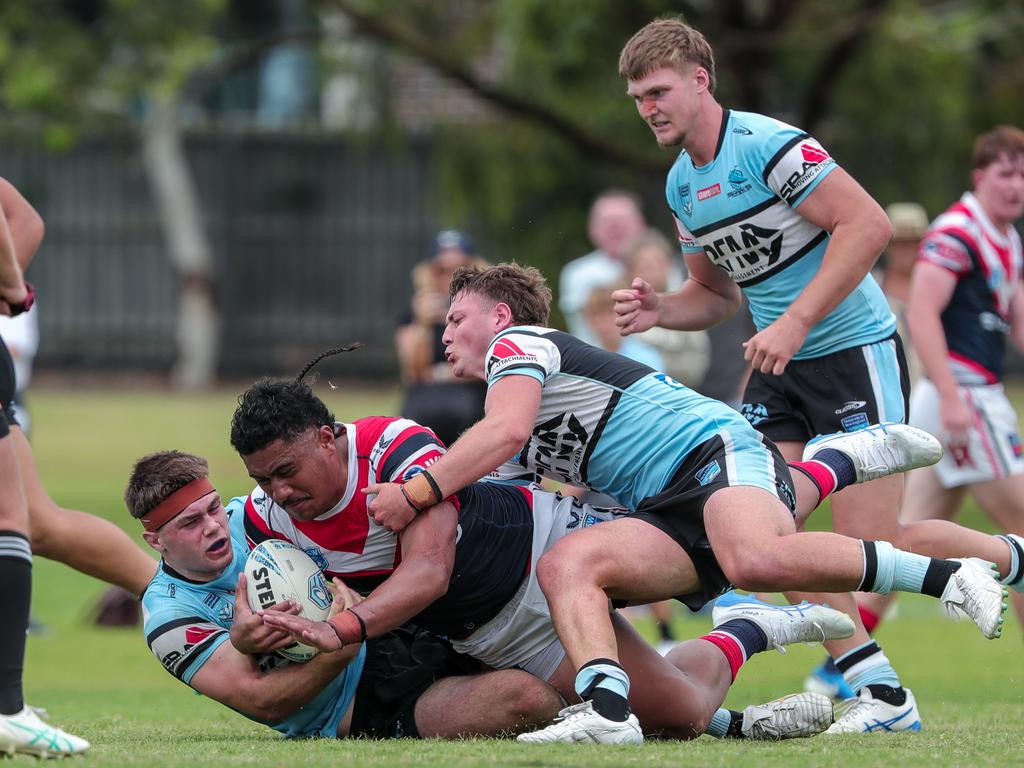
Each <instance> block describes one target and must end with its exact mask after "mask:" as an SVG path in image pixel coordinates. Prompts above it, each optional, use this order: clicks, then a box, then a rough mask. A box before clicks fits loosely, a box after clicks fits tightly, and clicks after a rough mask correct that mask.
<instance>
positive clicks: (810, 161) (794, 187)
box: [779, 144, 835, 202]
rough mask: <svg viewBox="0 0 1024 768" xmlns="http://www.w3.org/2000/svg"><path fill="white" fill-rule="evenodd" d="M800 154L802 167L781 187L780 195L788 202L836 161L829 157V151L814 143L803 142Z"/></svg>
mask: <svg viewBox="0 0 1024 768" xmlns="http://www.w3.org/2000/svg"><path fill="white" fill-rule="evenodd" d="M800 154H801V156H802V157H803V163H802V164H801V166H800V168H799V169H798V170H795V171H793V172H792V173H791V174H790V175H789V177H788V178H787V179H786V181H785V182H784V183H783V184H782V186H781V187H780V188H779V196H780V197H781V198H782V199H783V200H785V201H786V202H789V201H790V200H791V199H792V198H793V197H795V196H796V195H797V193H798V192H800V190H801V189H803V188H804V187H805V186H807V184H808V182H810V181H811V180H812V179H814V178H815V177H816V176H817V175H818V174H819V173H821V171H823V170H824V169H825V168H826V167H828V166H829V165H831V164H832V163H834V162H835V161H834V160H833V159H832V158H831V157H829V155H828V152H826V151H825V150H824V149H822V148H821V147H816V146H814V145H813V144H801V145H800Z"/></svg>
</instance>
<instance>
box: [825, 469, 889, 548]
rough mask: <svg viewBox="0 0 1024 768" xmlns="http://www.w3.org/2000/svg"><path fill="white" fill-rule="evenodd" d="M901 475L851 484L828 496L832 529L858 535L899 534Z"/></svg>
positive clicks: (880, 535) (860, 537) (866, 536)
mask: <svg viewBox="0 0 1024 768" xmlns="http://www.w3.org/2000/svg"><path fill="white" fill-rule="evenodd" d="M902 500H903V475H890V476H889V477H883V478H881V479H879V480H872V481H871V482H870V483H864V484H863V485H851V486H848V487H847V488H845V489H844V490H842V491H840V492H839V493H835V494H833V495H832V497H831V498H830V502H831V506H832V530H834V531H835V532H836V533H842V534H844V535H846V536H852V537H854V538H859V539H884V540H886V541H894V540H895V539H896V538H898V537H899V530H900V525H899V513H900V504H901V503H902Z"/></svg>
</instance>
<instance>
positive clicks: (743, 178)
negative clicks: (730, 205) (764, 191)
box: [728, 165, 754, 197]
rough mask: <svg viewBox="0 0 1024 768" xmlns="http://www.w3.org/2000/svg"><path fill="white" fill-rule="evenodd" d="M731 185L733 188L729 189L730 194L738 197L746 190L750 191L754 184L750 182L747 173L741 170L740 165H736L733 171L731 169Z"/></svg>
mask: <svg viewBox="0 0 1024 768" xmlns="http://www.w3.org/2000/svg"><path fill="white" fill-rule="evenodd" d="M729 186H731V187H732V189H731V190H730V191H729V193H728V196H729V197H737V196H739V195H742V194H743V193H744V192H749V191H750V189H751V188H752V187H753V186H754V185H753V184H751V183H750V181H749V180H748V179H747V175H746V174H745V173H744V172H743V171H742V170H740V167H739V166H738V165H736V166H733V169H732V170H731V171H729Z"/></svg>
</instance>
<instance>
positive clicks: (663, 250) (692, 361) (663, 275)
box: [615, 229, 711, 390]
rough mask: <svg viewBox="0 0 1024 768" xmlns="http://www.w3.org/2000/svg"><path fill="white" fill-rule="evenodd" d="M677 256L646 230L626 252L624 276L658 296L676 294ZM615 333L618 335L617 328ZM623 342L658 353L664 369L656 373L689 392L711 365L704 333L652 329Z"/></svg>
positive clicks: (680, 273)
mask: <svg viewBox="0 0 1024 768" xmlns="http://www.w3.org/2000/svg"><path fill="white" fill-rule="evenodd" d="M677 254H678V249H675V248H673V247H672V245H670V244H669V241H668V239H667V238H666V237H665V236H664V235H662V234H661V233H660V232H658V231H657V230H655V229H649V230H647V232H645V233H644V234H643V235H641V236H640V238H638V239H637V240H635V241H633V243H632V244H631V245H630V247H629V249H628V251H627V252H626V275H627V276H628V277H630V278H632V277H639V278H641V279H642V280H645V281H647V282H648V283H650V285H651V287H652V288H654V290H656V291H659V292H661V293H664V292H667V291H674V290H677V289H678V288H679V286H681V285H682V283H683V271H682V268H681V266H680V265H679V264H678V263H677V262H679V261H680V260H679V259H678V258H677V257H676V255H677ZM615 330H616V332H618V328H616V329H615ZM626 338H627V339H631V338H636V339H638V340H640V341H642V342H644V343H645V344H649V345H650V346H652V347H654V348H655V349H656V350H658V352H660V353H661V359H662V364H663V366H664V367H662V368H660V369H659V370H662V371H664V372H665V373H667V374H668V375H669V376H671V377H672V378H673V379H675V380H676V381H678V382H681V383H683V384H685V385H686V386H688V387H690V388H692V389H697V390H699V389H700V387H701V384H702V383H703V382H704V376H705V374H706V373H707V370H708V365H709V363H710V362H711V342H710V341H709V339H708V332H707V331H671V330H668V329H667V328H659V327H657V326H655V327H654V328H650V329H648V330H646V331H644V332H643V333H640V334H637V335H636V336H635V337H634V336H627V337H626ZM624 354H625V353H624Z"/></svg>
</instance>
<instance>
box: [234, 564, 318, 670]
mask: <svg viewBox="0 0 1024 768" xmlns="http://www.w3.org/2000/svg"><path fill="white" fill-rule="evenodd" d="M301 610H302V606H300V605H299V604H298V603H296V602H295V601H294V600H285V601H283V602H280V603H277V604H276V605H275V606H273V607H272V608H270V609H268V610H267V611H261V612H260V613H253V612H252V608H250V607H249V596H248V591H247V588H246V581H245V574H244V573H240V574H238V583H237V584H236V585H235V610H234V617H233V619H232V623H231V635H230V636H231V644H232V645H233V646H235V649H236V650H237V651H238V652H239V653H248V654H257V655H262V654H265V653H273V652H274V651H277V650H280V649H281V648H287V647H288V646H289V645H291V644H292V638H291V635H289V634H288V633H287V632H282V631H281V630H279V629H275V628H273V627H271V626H267V625H266V623H265V622H264V617H265V616H266V615H269V614H282V615H286V614H297V613H298V612H299V611H301Z"/></svg>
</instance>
